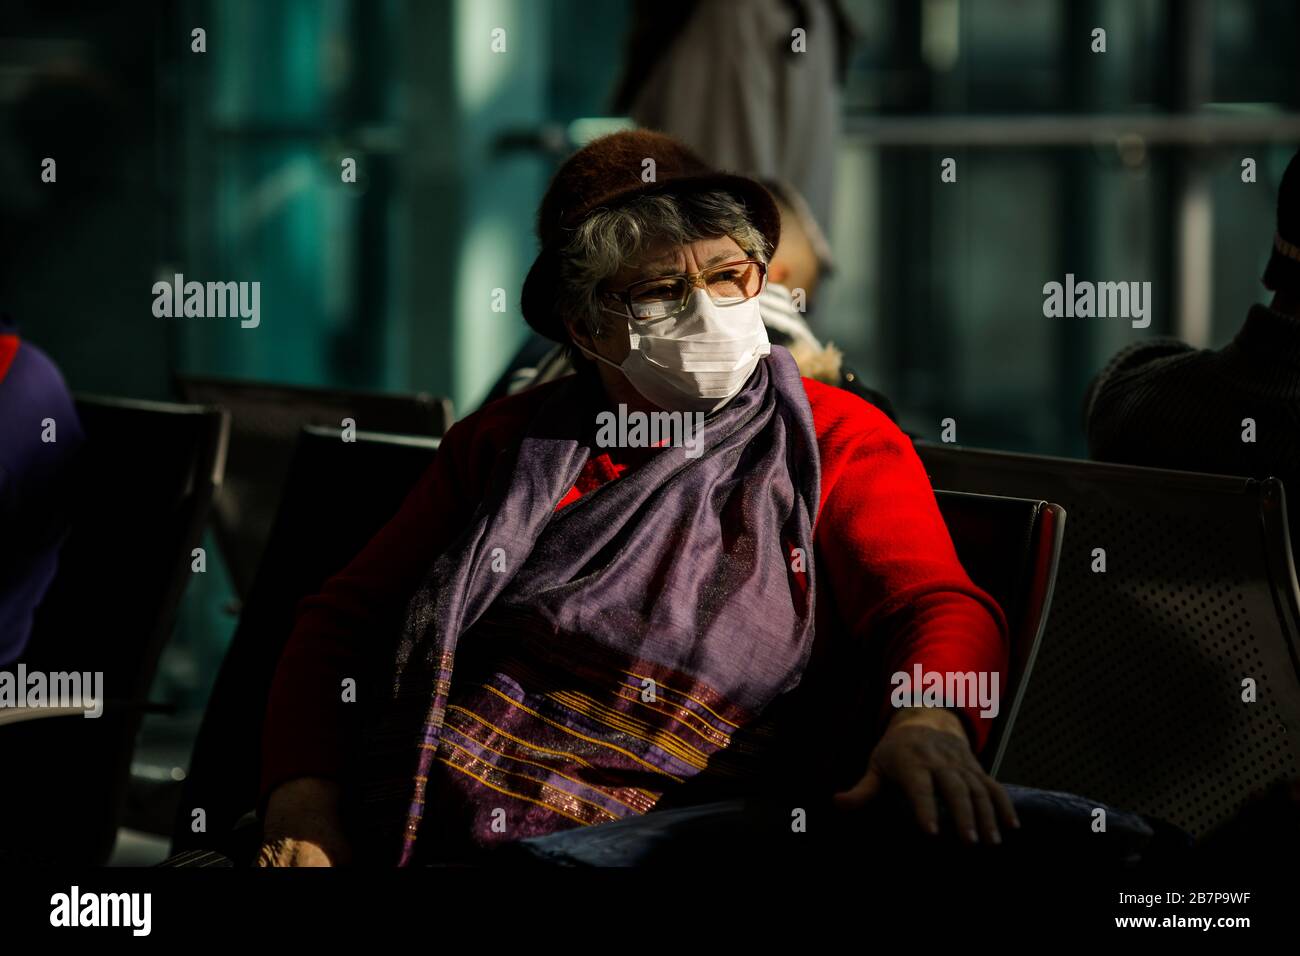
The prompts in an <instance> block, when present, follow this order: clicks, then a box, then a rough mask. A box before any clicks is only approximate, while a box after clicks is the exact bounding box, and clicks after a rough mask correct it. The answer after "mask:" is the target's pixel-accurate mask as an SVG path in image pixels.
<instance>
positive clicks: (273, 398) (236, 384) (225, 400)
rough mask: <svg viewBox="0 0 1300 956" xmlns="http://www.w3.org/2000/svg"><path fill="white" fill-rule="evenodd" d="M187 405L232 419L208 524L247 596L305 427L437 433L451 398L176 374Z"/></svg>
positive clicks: (448, 415) (446, 423) (445, 422)
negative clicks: (214, 408)
mask: <svg viewBox="0 0 1300 956" xmlns="http://www.w3.org/2000/svg"><path fill="white" fill-rule="evenodd" d="M176 388H177V390H178V392H179V393H180V394H181V395H182V396H183V397H184V398H185V400H186V401H190V402H202V403H205V404H209V405H219V406H220V407H222V408H225V409H227V410H228V411H229V412H230V414H231V418H232V425H231V434H230V456H229V462H228V465H227V468H226V481H225V484H224V485H223V486H222V489H221V491H220V493H219V494H218V495H217V500H216V504H215V507H214V514H213V529H214V531H215V533H216V537H217V543H218V545H219V546H220V547H221V553H222V555H223V556H224V557H225V560H226V566H227V568H228V569H229V571H230V576H231V580H232V582H233V583H234V586H235V593H236V594H237V595H238V596H239V598H240V600H244V599H246V598H247V597H248V592H249V589H250V588H251V587H252V583H253V578H254V576H255V575H256V573H257V563H258V561H259V560H260V558H261V556H262V549H263V548H265V547H266V542H267V538H268V537H269V536H270V533H271V525H272V523H273V521H274V520H275V509H276V506H277V505H278V503H279V501H280V489H281V488H282V487H283V486H284V481H285V477H286V476H287V475H288V473H289V462H290V459H291V458H292V456H293V449H294V442H295V441H296V440H297V438H298V432H299V431H300V430H301V429H302V428H303V427H304V426H307V425H319V426H322V427H326V428H341V427H342V426H343V420H344V419H345V418H351V419H352V420H353V421H354V422H355V423H356V426H355V427H356V428H357V429H358V430H361V431H367V432H383V433H386V434H395V435H419V436H425V437H429V438H438V437H441V436H442V435H443V434H444V433H445V432H446V431H447V429H448V428H449V427H450V426H451V419H452V408H451V401H450V400H449V399H446V398H436V397H434V396H432V395H427V394H424V393H416V394H411V395H386V394H382V393H378V392H356V391H343V390H339V389H320V388H300V387H296V386H290V385H276V384H271V383H267V382H248V381H240V380H237V379H222V378H206V377H200V376H183V375H182V376H177V378H176Z"/></svg>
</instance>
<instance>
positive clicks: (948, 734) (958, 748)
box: [833, 707, 1020, 843]
mask: <svg viewBox="0 0 1300 956" xmlns="http://www.w3.org/2000/svg"><path fill="white" fill-rule="evenodd" d="M886 783H890V784H893V785H894V786H895V787H897V788H898V789H899V790H900V791H901V792H902V793H903V795H904V796H906V797H907V799H908V801H909V802H910V803H911V805H912V810H913V812H914V813H915V815H916V821H917V823H918V824H920V826H921V828H922V829H923V830H925V831H926V832H927V833H933V834H937V833H938V832H939V807H938V800H937V798H938V797H942V799H943V800H944V802H945V803H946V804H947V806H948V809H949V810H950V811H951V815H952V819H953V822H954V824H955V825H956V827H957V832H958V833H960V834H961V835H962V838H963V839H964V840H966V842H968V843H979V842H980V840H981V839H983V840H985V841H987V842H990V843H1001V842H1002V834H1001V831H1000V830H999V829H998V821H999V820H1001V822H1002V823H1003V824H1004V825H1006V826H1009V827H1019V826H1020V821H1019V820H1018V819H1017V818H1016V811H1015V808H1014V807H1013V806H1012V805H1011V798H1010V797H1008V796H1007V794H1006V791H1005V790H1003V789H1002V787H1001V786H999V785H998V783H997V781H995V780H994V779H993V778H992V777H990V776H989V775H988V774H986V773H985V772H984V768H983V767H981V766H980V765H979V762H978V761H977V760H976V759H975V755H974V754H973V753H972V752H971V749H970V743H969V741H968V740H967V739H966V729H965V727H964V726H963V725H962V722H961V719H960V718H959V717H958V716H957V715H956V714H954V713H953V712H952V711H948V710H941V709H939V708H934V707H930V708H926V707H918V708H903V709H901V710H899V711H898V713H896V714H895V715H894V716H893V718H892V719H891V720H890V722H889V726H888V727H887V728H886V730H885V733H884V736H882V737H881V738H880V741H879V742H878V743H877V744H876V749H875V750H873V751H872V753H871V760H870V762H869V764H868V765H867V772H866V774H865V776H863V778H862V779H861V780H860V781H858V783H857V785H856V786H854V787H853V788H852V789H851V790H846V791H844V792H843V793H837V794H835V796H834V798H833V799H834V801H835V804H836V805H837V806H839V807H841V808H843V809H846V810H847V809H853V808H856V807H860V806H862V805H863V804H865V803H866V802H867V801H869V800H871V799H872V798H873V797H875V796H876V795H877V794H878V793H880V792H881V790H882V788H883V787H884V785H885V784H886Z"/></svg>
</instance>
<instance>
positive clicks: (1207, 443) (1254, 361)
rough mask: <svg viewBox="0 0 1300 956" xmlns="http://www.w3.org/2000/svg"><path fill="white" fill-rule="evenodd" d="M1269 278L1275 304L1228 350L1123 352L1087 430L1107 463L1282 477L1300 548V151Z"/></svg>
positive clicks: (1284, 194) (1107, 372) (1099, 381)
mask: <svg viewBox="0 0 1300 956" xmlns="http://www.w3.org/2000/svg"><path fill="white" fill-rule="evenodd" d="M1263 282H1264V285H1265V287H1266V288H1268V289H1269V290H1270V291H1272V292H1273V299H1272V301H1271V302H1270V303H1269V305H1267V306H1264V305H1260V304H1256V305H1252V306H1251V307H1250V310H1249V312H1248V313H1247V315H1246V321H1245V322H1244V323H1243V325H1242V327H1241V329H1240V330H1239V331H1238V332H1237V335H1236V337H1235V338H1233V340H1232V341H1231V342H1229V343H1228V344H1227V345H1225V346H1224V347H1223V348H1221V349H1196V348H1193V347H1192V346H1190V345H1187V344H1186V343H1184V342H1180V341H1178V340H1176V339H1168V338H1161V339H1152V340H1148V341H1144V342H1139V343H1136V344H1134V345H1130V346H1128V347H1127V348H1125V349H1123V350H1121V351H1120V352H1119V353H1118V354H1117V355H1115V357H1114V358H1112V359H1111V360H1110V362H1109V363H1107V365H1106V367H1105V368H1103V369H1102V371H1101V372H1100V374H1098V376H1097V377H1096V379H1094V380H1093V382H1092V384H1091V386H1090V387H1089V389H1088V392H1087V395H1086V397H1085V399H1084V428H1085V430H1086V433H1087V436H1088V448H1089V452H1090V454H1091V456H1092V457H1093V458H1095V459H1098V460H1100V461H1111V462H1119V463H1124V464H1130V465H1146V466H1150V467H1157V468H1174V469H1178V470H1182V471H1201V472H1210V473H1215V474H1229V475H1247V476H1251V477H1256V478H1265V477H1275V478H1279V479H1281V480H1282V484H1283V486H1284V488H1285V489H1286V494H1287V496H1288V497H1289V499H1290V500H1289V501H1288V512H1289V524H1290V527H1291V537H1292V541H1293V542H1297V543H1300V536H1298V535H1300V153H1297V154H1296V156H1295V157H1293V158H1292V159H1291V162H1290V163H1289V164H1288V165H1287V168H1286V172H1285V173H1284V174H1283V177H1282V185H1281V187H1280V189H1279V191H1278V209H1277V232H1276V234H1275V235H1274V237H1273V254H1272V257H1271V258H1270V259H1269V263H1268V267H1267V269H1266V270H1265V272H1264V277H1263Z"/></svg>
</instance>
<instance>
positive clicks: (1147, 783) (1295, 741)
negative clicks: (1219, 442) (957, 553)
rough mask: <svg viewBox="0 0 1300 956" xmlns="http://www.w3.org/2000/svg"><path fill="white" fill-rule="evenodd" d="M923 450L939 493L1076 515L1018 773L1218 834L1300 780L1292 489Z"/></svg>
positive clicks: (1012, 767)
mask: <svg viewBox="0 0 1300 956" xmlns="http://www.w3.org/2000/svg"><path fill="white" fill-rule="evenodd" d="M916 447H917V451H918V453H919V454H920V456H921V460H922V462H924V464H925V466H926V469H927V471H928V472H929V473H930V476H931V480H932V482H933V484H934V486H935V487H936V488H944V489H953V490H957V491H965V492H973V493H978V494H996V495H1015V496H1022V497H1028V498H1043V499H1047V500H1050V501H1053V502H1056V503H1058V504H1060V505H1061V506H1062V507H1064V508H1065V510H1066V511H1067V513H1068V514H1069V517H1070V521H1069V527H1068V529H1067V531H1066V534H1065V540H1064V544H1063V548H1062V555H1061V563H1060V571H1059V574H1058V580H1057V586H1056V592H1055V596H1054V600H1053V602H1052V608H1051V611H1050V614H1049V616H1048V620H1047V627H1046V630H1045V632H1044V634H1043V639H1042V644H1041V647H1040V648H1039V651H1038V655H1037V658H1036V660H1035V663H1034V669H1033V674H1032V676H1031V678H1030V680H1029V681H1028V683H1027V685H1026V687H1025V693H1024V699H1023V701H1022V703H1021V706H1020V710H1019V713H1018V714H1017V719H1016V724H1015V728H1014V732H1013V733H1011V734H1010V736H1009V738H1008V739H1007V741H1006V744H1005V753H1004V755H1003V759H1002V763H1001V767H1000V770H999V776H1000V777H1001V779H1003V780H1005V781H1008V782H1011V783H1018V784H1024V785H1027V786H1033V787H1041V788H1045V789H1052V790H1064V791H1068V792H1071V793H1077V794H1081V795H1083V796H1087V797H1090V798H1093V799H1096V800H1098V801H1104V802H1106V803H1109V804H1111V805H1113V806H1117V807H1123V808H1125V809H1129V810H1134V811H1137V812H1139V813H1142V814H1144V815H1146V816H1150V817H1155V818H1158V819H1161V820H1164V821H1167V822H1169V823H1172V824H1174V825H1176V826H1178V827H1180V828H1182V829H1183V830H1185V831H1187V832H1188V833H1190V834H1192V835H1194V836H1200V835H1202V834H1205V833H1207V832H1209V831H1210V830H1212V829H1214V828H1215V827H1216V826H1218V825H1219V824H1222V823H1223V822H1225V821H1226V820H1228V819H1230V818H1231V817H1232V816H1233V815H1234V814H1235V813H1236V812H1237V811H1238V810H1239V809H1240V808H1241V807H1242V806H1243V805H1244V804H1245V803H1246V801H1247V800H1248V798H1249V797H1250V796H1251V795H1252V794H1256V793H1259V792H1261V791H1265V790H1267V789H1268V788H1269V787H1270V786H1271V785H1273V784H1275V783H1276V782H1277V781H1279V780H1283V779H1288V778H1293V777H1296V776H1300V671H1298V670H1297V659H1298V658H1297V650H1298V649H1300V643H1298V642H1297V635H1298V634H1300V588H1298V587H1297V584H1296V574H1295V565H1294V562H1293V559H1292V554H1291V546H1290V542H1289V539H1288V536H1287V531H1286V527H1287V522H1286V504H1285V499H1284V495H1283V490H1282V485H1281V483H1280V482H1278V481H1276V480H1273V479H1269V480H1266V481H1255V480H1252V479H1248V478H1234V477H1227V476H1220V475H1203V474H1193V473H1186V472H1175V471H1164V470H1160V469H1152V468H1135V467H1128V466H1122V465H1111V464H1102V463H1098V462H1089V461H1079V460H1074V459H1063V458H1049V457H1042V456H1036V455H1021V454H1009V453H1002V452H992V451H983V450H977V449H965V448H958V447H953V446H950V445H943V444H936V443H930V442H917V443H916ZM1103 561H1104V565H1103V563H1102V562H1103ZM1103 567H1104V570H1103ZM1252 689H1253V694H1254V700H1253V701H1250V702H1248V701H1249V698H1250V695H1251V693H1252Z"/></svg>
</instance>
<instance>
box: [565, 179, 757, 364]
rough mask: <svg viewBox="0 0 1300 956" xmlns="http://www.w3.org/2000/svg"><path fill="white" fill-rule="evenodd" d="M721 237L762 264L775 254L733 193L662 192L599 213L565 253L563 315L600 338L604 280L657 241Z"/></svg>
mask: <svg viewBox="0 0 1300 956" xmlns="http://www.w3.org/2000/svg"><path fill="white" fill-rule="evenodd" d="M720 236H730V237H731V238H732V240H734V241H735V243H736V245H738V246H740V248H741V249H743V250H744V251H745V254H746V255H747V256H752V257H753V258H755V259H759V260H761V261H763V262H767V260H768V257H769V256H770V255H771V254H772V250H771V249H769V248H768V247H767V240H766V239H765V238H764V237H763V234H762V233H761V232H760V231H759V230H758V229H757V227H755V226H754V224H753V223H752V222H751V221H750V219H749V215H748V213H747V212H746V210H745V205H744V203H742V202H741V201H740V200H739V199H737V198H736V197H735V196H733V195H732V194H731V193H727V192H721V191H713V192H700V193H686V194H683V195H680V196H673V195H668V194H665V193H659V194H654V195H649V196H640V197H638V198H636V199H634V200H632V201H630V202H628V203H626V204H624V205H621V206H616V207H614V208H613V209H608V208H601V209H597V210H596V211H595V212H593V213H592V214H591V215H589V216H588V217H587V218H586V219H584V220H583V221H582V222H581V223H579V224H578V226H577V228H575V229H574V231H573V236H572V238H571V239H570V240H569V241H568V243H566V244H565V246H564V247H563V248H562V249H561V250H560V263H559V291H558V294H557V302H556V307H557V309H558V310H559V314H560V315H562V316H573V317H575V318H577V319H579V320H580V321H582V322H583V323H584V324H585V325H586V326H587V329H588V330H589V331H590V332H591V334H592V335H593V336H600V335H602V334H604V331H605V330H606V329H607V328H608V326H609V323H608V321H607V318H606V317H605V313H604V311H603V310H602V308H601V303H600V284H601V283H602V282H604V281H605V280H606V279H608V278H610V276H613V275H615V274H617V273H618V272H620V271H621V270H622V269H623V267H624V266H626V265H627V263H628V262H629V261H631V260H632V259H635V258H636V257H637V256H638V255H640V254H641V252H642V251H643V250H644V249H646V248H647V247H648V246H650V245H651V244H653V243H655V242H663V241H666V242H669V243H672V244H673V245H686V244H688V243H691V242H696V241H697V240H700V239H715V238H718V237H720ZM572 352H576V349H571V357H573V358H574V359H575V360H576V359H577V358H578V356H577V355H572Z"/></svg>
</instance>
